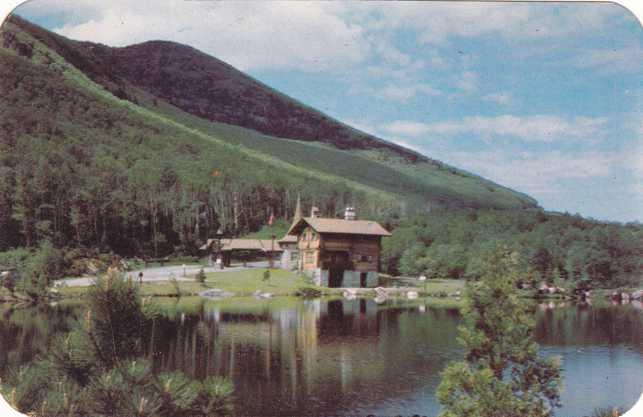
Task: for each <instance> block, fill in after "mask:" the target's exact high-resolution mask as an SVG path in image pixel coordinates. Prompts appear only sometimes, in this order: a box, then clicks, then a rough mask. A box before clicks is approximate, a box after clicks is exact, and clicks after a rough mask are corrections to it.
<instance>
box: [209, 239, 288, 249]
mask: <svg viewBox="0 0 643 417" xmlns="http://www.w3.org/2000/svg"><path fill="white" fill-rule="evenodd" d="M215 241H216V239H208V242H207V243H206V244H205V245H203V246H201V250H206V249H208V248H209V247H210V246H211V245H212V244H213V243H214V242H215ZM221 246H222V247H221V250H222V251H224V252H225V251H229V250H260V251H264V252H270V251H271V248H273V243H272V240H270V239H221ZM273 250H274V251H275V252H277V251H281V248H280V247H279V245H278V242H277V241H275V243H274V248H273Z"/></svg>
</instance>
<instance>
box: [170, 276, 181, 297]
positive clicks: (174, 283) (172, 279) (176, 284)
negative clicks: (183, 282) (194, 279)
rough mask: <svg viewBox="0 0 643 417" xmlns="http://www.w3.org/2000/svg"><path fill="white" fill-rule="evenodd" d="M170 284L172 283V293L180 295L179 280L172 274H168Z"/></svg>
mask: <svg viewBox="0 0 643 417" xmlns="http://www.w3.org/2000/svg"><path fill="white" fill-rule="evenodd" d="M170 284H172V288H174V293H175V294H176V296H177V297H181V295H182V294H181V286H180V285H179V281H178V280H177V279H176V277H175V276H174V274H170Z"/></svg>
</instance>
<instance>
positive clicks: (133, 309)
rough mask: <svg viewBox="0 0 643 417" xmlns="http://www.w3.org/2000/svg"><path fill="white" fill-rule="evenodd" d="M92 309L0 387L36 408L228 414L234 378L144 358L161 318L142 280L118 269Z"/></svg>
mask: <svg viewBox="0 0 643 417" xmlns="http://www.w3.org/2000/svg"><path fill="white" fill-rule="evenodd" d="M90 294H91V295H90V299H89V303H88V310H87V313H86V315H85V316H84V318H83V319H82V320H80V321H78V322H76V323H75V324H74V325H73V327H72V329H71V330H70V331H69V332H67V333H66V334H63V335H60V336H58V337H57V338H56V339H55V340H54V342H53V343H52V345H51V347H50V348H49V349H47V350H46V351H44V352H43V354H42V355H41V356H40V357H38V358H36V360H34V361H32V363H31V364H30V365H28V366H22V367H20V368H18V369H17V370H13V371H10V372H9V375H8V378H7V379H6V380H5V381H0V382H1V383H0V391H1V393H2V394H3V395H4V397H5V398H6V399H7V401H9V403H10V404H11V405H13V406H14V407H16V408H17V409H19V410H20V411H22V412H28V413H29V414H33V415H41V416H45V415H69V416H73V415H81V416H84V415H110V416H111V415H123V416H125V415H127V416H141V417H143V416H149V417H187V416H193V415H212V416H218V415H229V414H230V412H231V402H230V401H231V396H232V392H233V388H232V385H231V384H230V382H228V381H227V380H225V379H221V378H213V377H210V378H207V379H206V380H205V381H203V382H200V381H196V380H193V379H190V378H188V377H187V376H185V375H184V374H183V373H182V372H180V371H175V372H164V373H160V374H157V373H156V372H155V371H154V367H153V366H152V363H151V362H150V361H149V360H147V359H144V358H142V357H141V355H142V353H143V348H144V347H145V343H146V341H149V337H148V335H149V332H150V329H151V328H152V327H154V326H155V325H162V324H161V323H158V321H160V320H161V317H160V315H159V314H156V311H157V309H155V308H151V307H150V306H147V305H144V304H149V303H143V302H142V301H141V300H140V297H139V295H138V292H137V286H136V285H134V284H132V283H131V282H130V281H129V280H125V279H124V278H123V277H122V276H120V275H118V274H117V273H115V272H114V271H110V272H109V273H108V274H107V276H105V277H103V278H101V279H99V280H98V281H97V282H96V284H95V285H94V286H93V288H92V290H91V292H90Z"/></svg>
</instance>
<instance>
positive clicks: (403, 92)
mask: <svg viewBox="0 0 643 417" xmlns="http://www.w3.org/2000/svg"><path fill="white" fill-rule="evenodd" d="M441 94H442V93H441V92H440V91H439V90H436V89H435V88H433V87H431V86H430V85H429V84H423V83H419V84H412V85H393V84H390V85H387V86H386V87H384V88H383V89H382V90H380V91H378V92H377V95H378V96H380V97H384V98H387V99H391V100H396V101H401V102H405V101H408V100H409V99H411V98H413V97H415V96H416V95H427V96H439V95H441Z"/></svg>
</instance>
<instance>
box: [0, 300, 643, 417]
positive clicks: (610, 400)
mask: <svg viewBox="0 0 643 417" xmlns="http://www.w3.org/2000/svg"><path fill="white" fill-rule="evenodd" d="M164 304H167V305H166V310H167V312H168V315H170V317H171V318H172V325H171V326H165V327H164V328H159V329H158V331H157V333H156V334H155V336H154V339H155V340H154V346H155V347H154V349H153V351H151V352H150V354H151V355H153V356H154V361H155V364H156V365H157V367H158V368H159V369H177V368H179V369H182V370H184V371H185V372H186V373H187V374H190V375H192V376H195V377H198V378H203V377H205V376H207V375H224V376H228V377H230V378H231V379H232V380H233V381H234V385H235V391H236V398H235V413H236V414H240V415H262V416H270V415H289V416H292V415H298V416H299V415H368V414H375V415H388V416H392V415H399V414H401V415H413V414H420V415H428V416H433V415H436V414H437V413H438V412H439V404H438V403H437V401H436V399H435V390H436V388H437V386H438V384H439V382H440V376H439V373H440V371H441V370H442V369H443V368H444V367H445V365H446V364H447V363H448V362H449V361H451V360H458V359H460V358H461V354H462V350H461V348H460V347H459V346H458V344H457V342H456V335H457V326H458V325H459V323H460V321H461V318H460V314H459V312H458V310H456V309H449V308H433V307H430V306H429V305H424V304H422V303H421V302H420V303H415V304H404V303H399V302H398V303H395V302H388V303H387V304H384V305H377V304H375V303H374V302H373V301H371V300H351V301H347V300H333V301H327V300H310V301H303V300H295V299H286V298H278V299H271V300H256V301H255V300H247V299H245V300H240V299H236V300H235V299H228V300H225V301H222V302H212V301H207V302H206V301H203V300H193V299H192V300H182V301H180V302H179V303H178V304H175V302H174V301H170V302H167V303H164ZM552 306H553V305H552ZM552 306H545V305H543V306H541V307H539V308H538V309H537V313H536V314H537V327H536V339H537V341H538V342H539V343H540V344H541V351H542V353H543V354H545V355H559V356H561V357H562V364H563V369H564V389H563V392H562V398H561V400H562V405H563V406H562V408H560V409H558V410H557V411H556V415H557V416H565V417H568V416H569V417H575V416H579V417H580V416H585V415H590V414H591V413H592V412H593V410H594V409H595V408H597V407H611V406H621V407H625V408H629V407H631V406H632V405H633V404H634V402H636V400H637V399H638V397H639V396H640V395H641V392H642V390H643V378H642V377H641V375H643V315H642V314H641V311H640V310H637V309H635V308H633V307H632V306H606V307H591V306H578V305H567V306H562V307H560V306H559V307H555V306H553V308H551V307H552ZM75 311H77V309H74V308H72V307H62V306H60V307H56V308H39V309H5V310H2V309H0V313H1V314H2V315H1V316H0V376H1V374H2V372H3V371H4V370H5V369H6V367H7V366H8V365H9V364H16V363H24V362H27V361H29V360H31V358H32V357H33V355H34V354H35V353H36V352H37V351H38V350H39V349H41V348H42V347H43V346H46V345H47V342H48V340H50V338H51V336H52V335H53V334H54V333H55V332H56V331H60V330H62V329H65V328H67V327H68V325H69V323H70V320H71V319H72V317H73V315H74V312H75Z"/></svg>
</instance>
